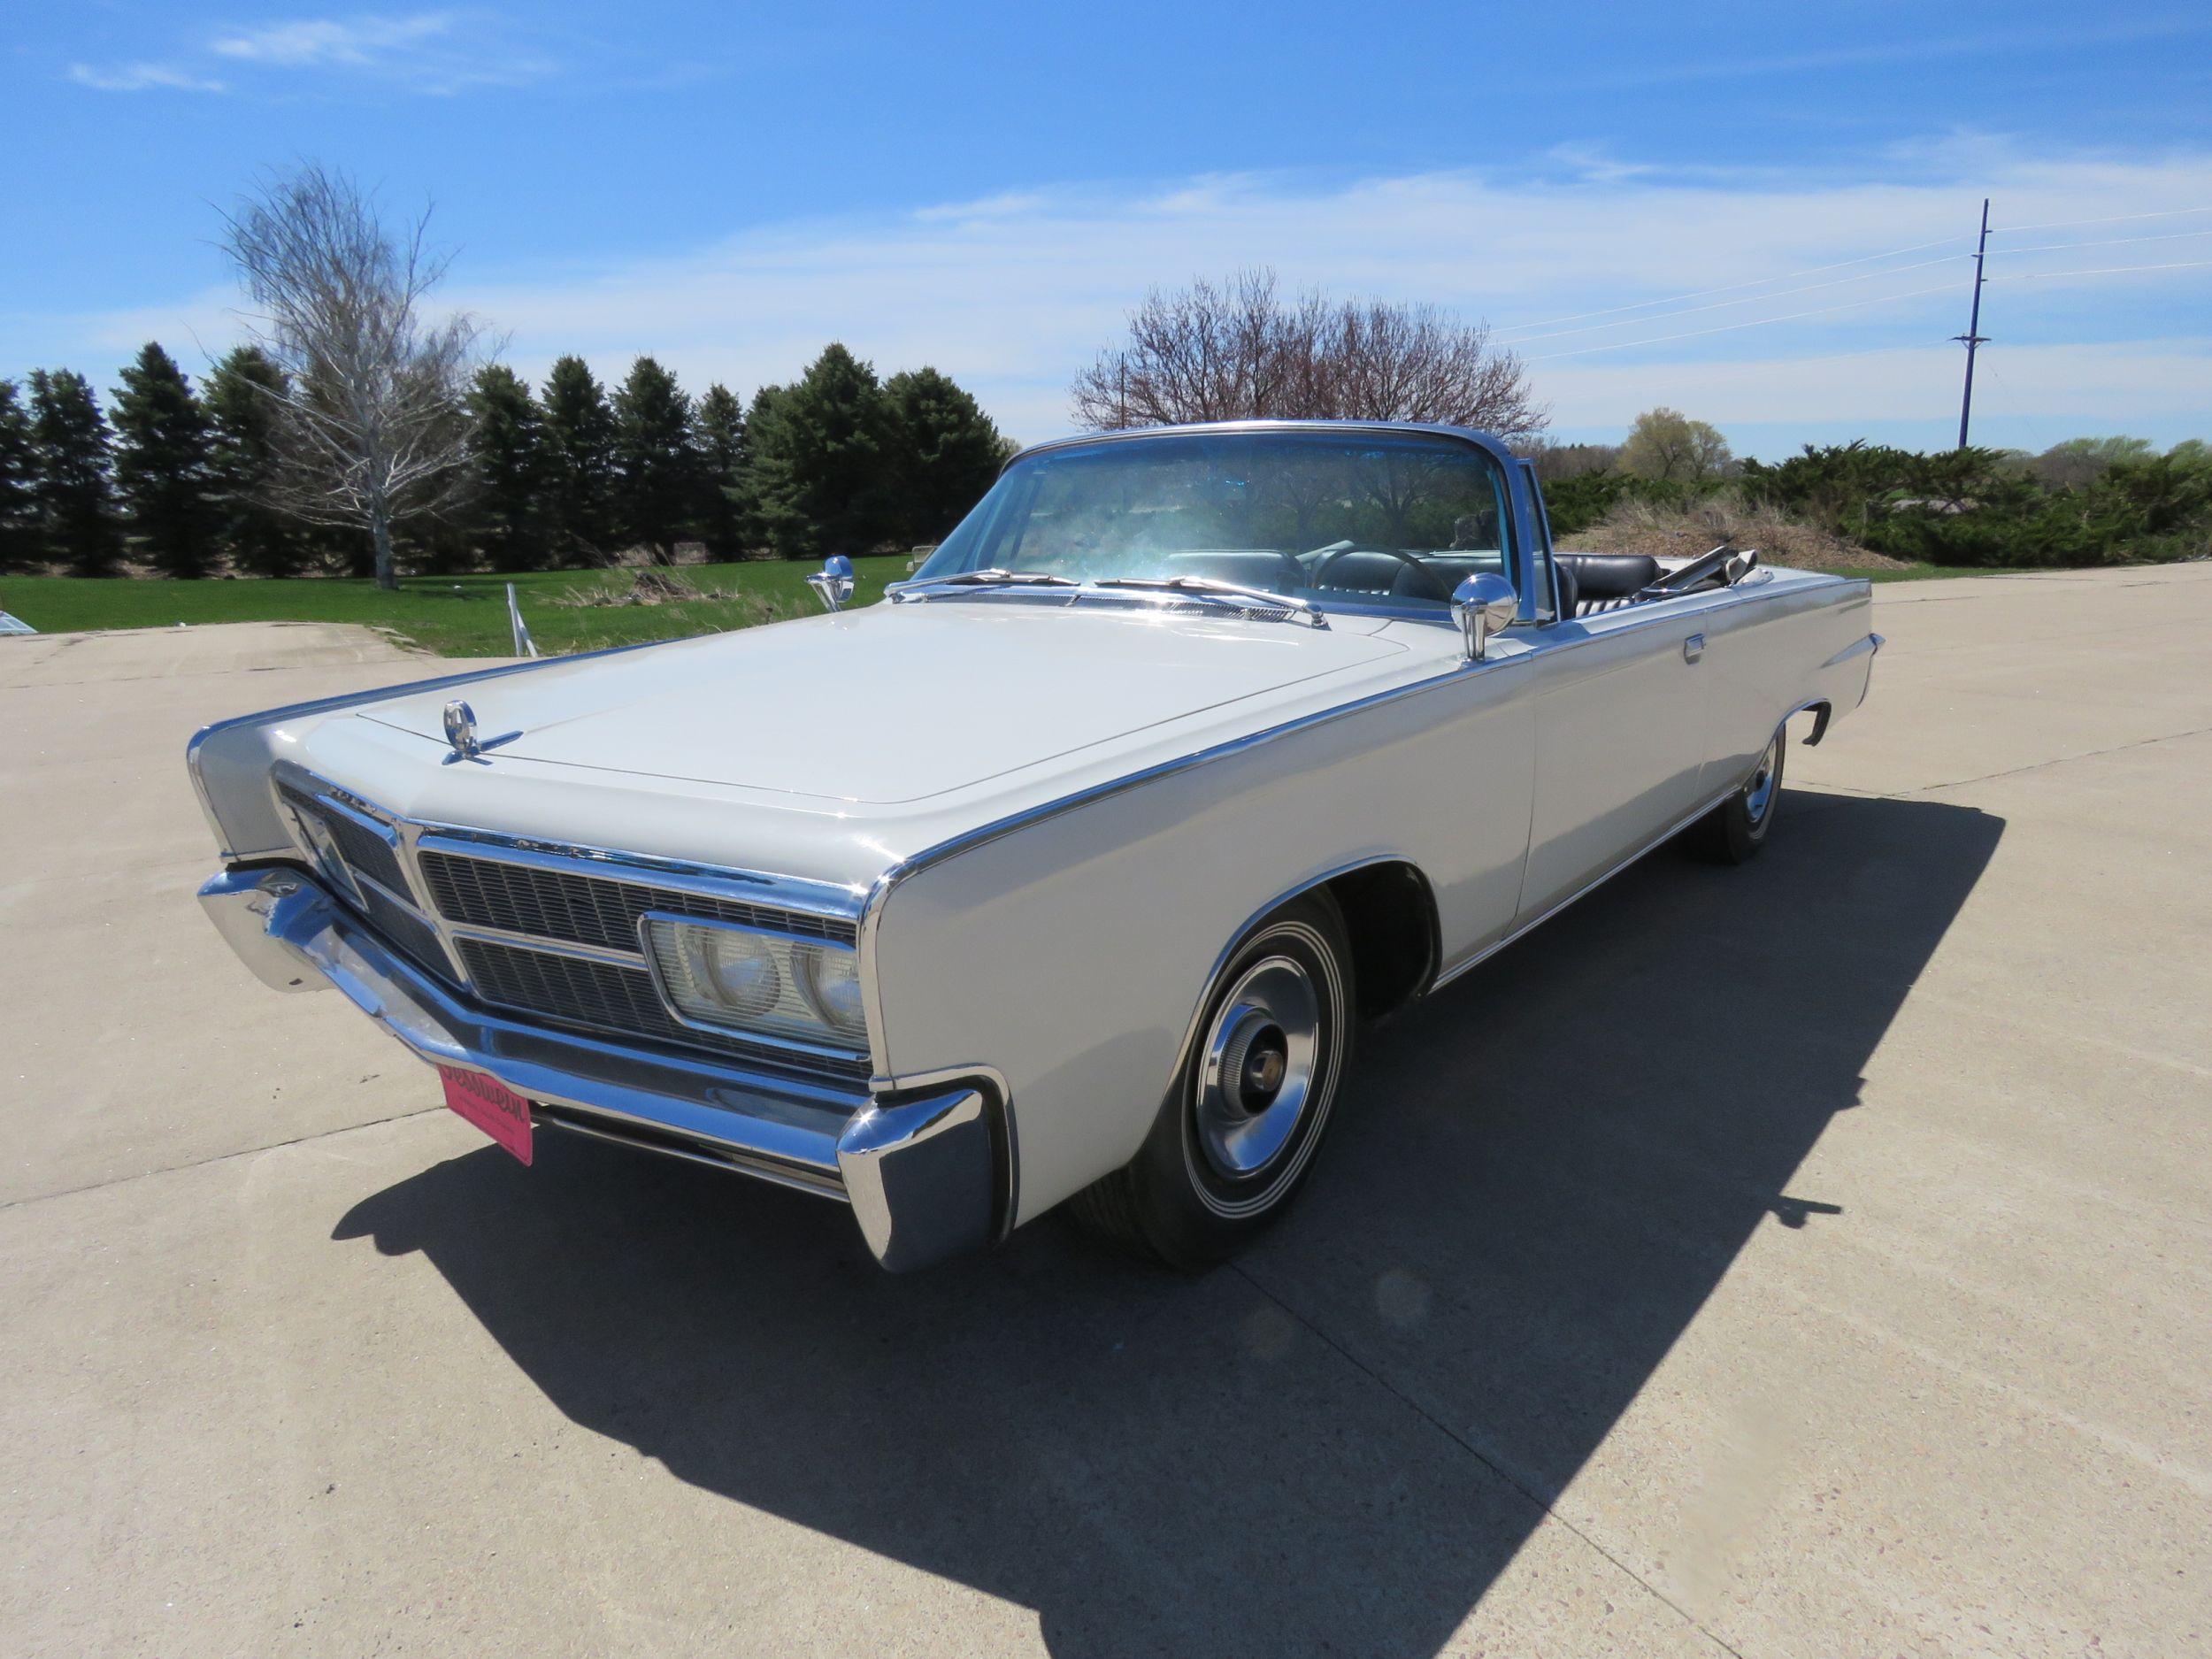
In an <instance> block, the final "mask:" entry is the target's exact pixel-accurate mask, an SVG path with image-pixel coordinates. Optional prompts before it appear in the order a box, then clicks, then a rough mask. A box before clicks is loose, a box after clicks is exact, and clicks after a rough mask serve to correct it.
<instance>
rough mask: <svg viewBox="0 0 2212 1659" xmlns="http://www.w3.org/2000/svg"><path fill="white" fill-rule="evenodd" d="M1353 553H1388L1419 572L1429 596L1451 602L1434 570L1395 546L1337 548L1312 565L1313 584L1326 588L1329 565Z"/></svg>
mask: <svg viewBox="0 0 2212 1659" xmlns="http://www.w3.org/2000/svg"><path fill="white" fill-rule="evenodd" d="M1355 553H1385V554H1387V555H1389V557H1392V558H1394V559H1396V560H1397V561H1398V563H1399V564H1401V565H1404V566H1405V567H1406V568H1407V569H1408V570H1410V571H1417V572H1420V576H1421V585H1422V586H1423V587H1424V588H1427V589H1428V591H1429V597H1430V598H1432V599H1440V600H1442V601H1443V602H1444V603H1446V604H1449V603H1451V602H1452V594H1451V589H1450V588H1447V587H1445V586H1444V584H1443V582H1442V581H1441V580H1440V579H1439V578H1438V576H1437V574H1436V572H1434V571H1432V570H1431V569H1430V568H1429V567H1428V566H1427V565H1424V564H1422V563H1421V561H1420V560H1419V559H1417V558H1416V557H1413V555H1412V554H1410V553H1401V552H1399V551H1398V549H1396V548H1389V547H1344V548H1339V549H1337V550H1336V551H1335V552H1333V553H1332V554H1330V555H1329V557H1326V558H1325V559H1323V560H1322V561H1321V563H1320V564H1318V565H1316V566H1314V572H1313V586H1314V587H1316V588H1326V587H1327V586H1328V585H1329V580H1328V578H1329V566H1330V565H1333V564H1335V563H1336V562H1337V560H1339V559H1341V558H1349V557H1352V555H1354V554H1355ZM1392 586H1396V584H1395V583H1393V584H1392ZM1343 591H1345V592H1346V593H1365V592H1367V591H1369V590H1368V589H1366V588H1346V589H1344V590H1343Z"/></svg>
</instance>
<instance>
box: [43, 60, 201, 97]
mask: <svg viewBox="0 0 2212 1659" xmlns="http://www.w3.org/2000/svg"><path fill="white" fill-rule="evenodd" d="M69 78H70V79H71V80H72V81H75V82H76V83H77V84H78V85H79V86H81V87H90V88H92V89H93V90H94V91H96V92H148V91H152V90H155V89H157V88H158V89H164V90H167V91H173V92H227V91H228V90H229V89H230V88H228V87H227V85H226V84H225V83H224V82H222V81H217V80H214V79H213V78H211V77H210V76H207V75H201V74H195V73H193V72H192V71H190V70H188V69H180V68H178V67H177V66H176V65H173V64H118V65H114V66H113V67H111V68H108V69H96V68H95V67H93V65H90V64H72V65H69Z"/></svg>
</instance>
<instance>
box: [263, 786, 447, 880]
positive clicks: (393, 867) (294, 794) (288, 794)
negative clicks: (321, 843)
mask: <svg viewBox="0 0 2212 1659" xmlns="http://www.w3.org/2000/svg"><path fill="white" fill-rule="evenodd" d="M278 793H279V794H280V795H282V796H283V797H284V802H285V804H286V805H288V806H289V807H290V808H291V809H292V810H294V811H296V812H304V813H308V814H310V815H311V816H312V817H313V818H314V820H315V821H316V822H317V823H318V824H319V825H321V826H323V828H324V829H326V830H327V831H328V832H329V833H330V839H331V840H332V841H334V842H335V843H336V845H337V848H338V855H339V856H340V857H342V858H343V859H344V860H345V861H346V864H347V867H348V868H349V869H350V870H352V871H354V872H357V874H360V875H365V876H366V877H368V879H370V880H372V881H373V882H375V883H376V884H377V885H378V886H380V887H383V888H384V889H385V890H386V891H387V892H388V893H393V894H396V895H398V896H399V897H401V898H403V899H405V900H406V901H407V902H409V903H412V902H414V898H415V893H414V889H413V888H412V887H410V886H409V885H408V882H407V877H406V874H405V873H404V872H403V871H402V870H401V869H400V867H399V855H398V854H397V853H396V852H394V851H393V850H392V846H391V843H390V842H389V841H386V840H385V839H384V838H383V837H382V836H381V835H380V834H378V833H376V832H375V831H374V830H372V829H370V828H368V827H367V826H365V825H362V824H357V823H356V822H355V821H354V820H353V819H352V818H349V817H347V816H346V814H344V813H343V812H334V811H332V810H329V809H328V808H327V807H326V806H325V805H324V804H323V803H321V802H319V801H317V800H314V799H312V798H311V797H310V796H308V795H302V794H301V793H300V792H299V791H298V790H296V789H291V788H284V789H280V790H279V791H278Z"/></svg>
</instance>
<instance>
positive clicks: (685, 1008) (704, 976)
mask: <svg viewBox="0 0 2212 1659" xmlns="http://www.w3.org/2000/svg"><path fill="white" fill-rule="evenodd" d="M724 941H729V943H725V942H724ZM733 944H734V945H740V946H741V949H746V950H749V951H752V952H756V953H757V954H758V955H760V956H764V957H766V958H767V959H768V960H769V961H771V962H772V964H774V978H775V987H774V995H773V997H772V1000H771V1001H770V1002H768V1003H767V1004H766V1005H765V1007H764V1008H762V1009H760V1010H757V1011H755V1012H752V1013H748V1012H747V1011H745V1010H742V1009H741V1008H739V1007H737V1006H735V1005H733V1002H732V1001H731V1000H730V999H729V998H728V997H726V995H723V994H722V991H721V988H720V987H718V986H716V985H715V984H713V983H712V980H713V979H714V978H715V977H716V976H715V973H714V971H713V970H714V964H716V963H717V962H718V961H719V960H720V959H722V958H723V957H724V956H726V955H727V954H729V953H730V947H731V945H733ZM638 945H639V949H641V951H642V952H643V954H644V957H645V965H646V969H647V971H648V972H649V973H650V975H651V976H652V980H653V988H654V990H655V991H656V992H657V993H658V994H659V996H660V1000H661V1005H662V1006H663V1007H664V1008H665V1009H666V1010H668V1014H669V1017H670V1018H672V1019H674V1020H675V1021H676V1022H677V1023H678V1024H680V1025H687V1026H690V1027H691V1028H692V1029H694V1030H695V1031H707V1032H712V1033H716V1034H717V1035H718V1036H726V1037H737V1038H741V1039H743V1040H744V1041H748V1042H760V1043H766V1044H770V1045H772V1046H774V1047H777V1048H789V1049H793V1050H795V1051H796V1052H798V1053H801V1054H812V1055H822V1056H833V1057H836V1058H839V1059H865V1058H867V1057H868V1056H869V1055H870V1052H871V1031H870V1026H869V1022H868V1018H867V1002H868V999H867V996H866V995H865V992H864V990H863V989H862V988H861V979H860V963H859V951H858V950H857V949H856V947H855V946H853V945H848V944H845V943H843V942H842V941H836V940H828V939H823V938H821V937H819V936H818V935H812V934H807V933H798V932H795V931H790V930H786V929H782V928H777V927H772V926H761V925H759V924H757V923H746V922H732V921H723V920H721V919H719V918H713V917H705V916H694V915H686V914H684V913H682V912H680V911H674V910H649V911H647V912H646V913H645V914H644V915H642V916H641V917H639V918H638ZM814 964H835V968H834V972H835V974H836V975H837V976H838V977H841V978H845V979H849V983H850V984H851V985H852V987H854V1002H855V1012H856V1014H857V1016H858V1018H857V1020H856V1022H849V1023H848V1024H847V1025H843V1026H840V1025H836V1024H833V1022H832V1020H831V1019H830V1018H827V1017H826V1013H825V1011H824V1010H823V1008H822V1007H821V1006H819V1005H818V1001H817V999H818V996H821V995H822V993H821V992H820V991H818V989H816V988H814V982H815V980H816V979H817V978H818V974H819V972H820V967H819V966H816V965H814ZM825 1000H826V999H825Z"/></svg>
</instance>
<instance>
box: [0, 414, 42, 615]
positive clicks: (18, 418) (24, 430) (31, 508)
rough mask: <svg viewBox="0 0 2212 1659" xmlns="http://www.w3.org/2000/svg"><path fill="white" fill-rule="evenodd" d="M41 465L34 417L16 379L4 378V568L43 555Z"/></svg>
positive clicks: (0, 525)
mask: <svg viewBox="0 0 2212 1659" xmlns="http://www.w3.org/2000/svg"><path fill="white" fill-rule="evenodd" d="M37 478H38V466H37V458H36V455H35V451H34V449H33V448H32V444H31V418H30V416H29V415H28V414H27V413H26V412H25V411H24V408H23V404H22V402H21V400H20V399H19V397H18V396H16V389H15V382H14V381H13V380H0V571H4V570H17V569H19V568H21V567H22V566H23V565H28V564H29V563H30V562H31V561H32V560H33V559H35V558H36V557H38V556H39V553H40V550H41V544H40V540H39V534H38V489H37Z"/></svg>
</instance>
